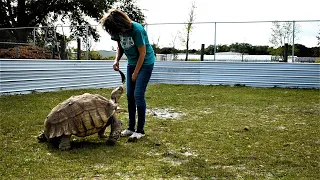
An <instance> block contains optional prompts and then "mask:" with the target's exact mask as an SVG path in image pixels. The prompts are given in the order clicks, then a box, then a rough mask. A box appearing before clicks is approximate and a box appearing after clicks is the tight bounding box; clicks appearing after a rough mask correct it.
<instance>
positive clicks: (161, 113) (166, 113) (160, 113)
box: [147, 108, 185, 119]
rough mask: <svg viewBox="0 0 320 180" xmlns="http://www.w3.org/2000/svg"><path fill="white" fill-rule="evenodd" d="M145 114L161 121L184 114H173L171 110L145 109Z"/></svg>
mask: <svg viewBox="0 0 320 180" xmlns="http://www.w3.org/2000/svg"><path fill="white" fill-rule="evenodd" d="M147 113H148V114H149V115H152V116H156V117H158V118H162V119H176V118H180V117H182V116H184V115H185V114H184V113H181V112H174V109H173V108H165V109H160V108H153V109H147Z"/></svg>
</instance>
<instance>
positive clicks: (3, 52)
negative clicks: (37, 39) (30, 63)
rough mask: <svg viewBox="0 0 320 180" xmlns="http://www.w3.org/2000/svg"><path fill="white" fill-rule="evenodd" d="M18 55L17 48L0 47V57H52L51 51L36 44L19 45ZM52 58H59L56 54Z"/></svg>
mask: <svg viewBox="0 0 320 180" xmlns="http://www.w3.org/2000/svg"><path fill="white" fill-rule="evenodd" d="M18 54H19V56H18V57H17V49H16V48H9V49H0V58H4V59H52V53H51V52H50V51H48V50H47V49H44V48H41V47H38V46H19V50H18ZM54 59H59V57H58V56H56V57H55V58H54Z"/></svg>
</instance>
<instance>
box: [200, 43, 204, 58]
mask: <svg viewBox="0 0 320 180" xmlns="http://www.w3.org/2000/svg"><path fill="white" fill-rule="evenodd" d="M203 58H204V44H201V56H200V61H203Z"/></svg>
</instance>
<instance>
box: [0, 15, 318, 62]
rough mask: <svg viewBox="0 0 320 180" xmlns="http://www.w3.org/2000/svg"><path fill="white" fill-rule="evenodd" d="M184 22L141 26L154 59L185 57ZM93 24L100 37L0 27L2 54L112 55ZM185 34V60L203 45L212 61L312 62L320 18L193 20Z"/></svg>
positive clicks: (192, 57)
mask: <svg viewBox="0 0 320 180" xmlns="http://www.w3.org/2000/svg"><path fill="white" fill-rule="evenodd" d="M186 24H187V23H154V24H146V25H145V28H146V30H147V32H148V35H149V41H150V43H151V44H153V47H154V49H155V50H156V53H157V59H158V60H164V61H172V60H185V56H186V55H185V54H186V49H187V48H186V40H187V38H188V37H187V33H188V32H187V31H186V28H185V26H186ZM91 27H92V28H93V29H96V31H97V34H98V35H99V36H100V40H99V41H95V40H94V39H93V38H92V37H91V36H89V32H88V27H85V26H84V27H83V30H84V33H83V34H84V35H82V36H75V35H74V36H72V35H71V29H72V27H69V26H63V25H56V26H49V27H24V28H23V27H22V28H2V29H1V28H0V49H1V50H0V58H10V57H11V58H28V57H21V54H22V51H23V48H25V47H33V46H37V47H41V48H43V50H42V52H36V53H38V54H41V53H43V54H48V55H47V56H46V57H43V58H49V59H51V58H56V59H79V58H82V59H96V58H97V57H94V56H92V54H91V52H93V51H98V52H99V54H100V55H101V56H102V58H107V56H114V55H115V53H114V50H115V49H116V43H115V42H113V41H112V40H111V38H110V36H109V35H108V34H107V33H106V32H105V31H104V30H103V29H102V28H101V27H100V26H98V25H92V26H91ZM189 33H190V34H189V38H190V40H189V48H188V54H189V55H188V60H195V61H197V60H200V58H201V56H200V53H201V47H204V48H203V50H202V52H203V53H204V56H203V60H211V61H244V62H248V61H249V62H252V61H263V62H268V61H286V62H316V61H317V59H318V58H319V57H320V44H319V43H320V42H319V41H320V40H319V36H320V34H319V33H320V20H306V21H251V22H194V23H192V31H191V32H189ZM9 49H11V50H10V53H11V54H10V53H9ZM79 49H81V50H82V51H81V52H80V51H77V50H79ZM79 53H80V55H79ZM9 54H10V56H9ZM5 56H8V57H5ZM99 58H101V57H99Z"/></svg>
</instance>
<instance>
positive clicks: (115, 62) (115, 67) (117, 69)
mask: <svg viewBox="0 0 320 180" xmlns="http://www.w3.org/2000/svg"><path fill="white" fill-rule="evenodd" d="M119 68H120V65H119V61H117V60H115V61H114V63H113V69H114V70H115V71H119Z"/></svg>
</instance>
